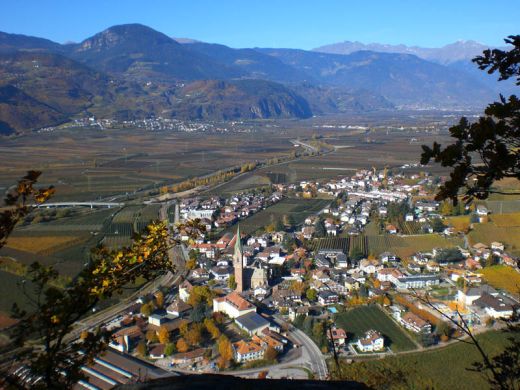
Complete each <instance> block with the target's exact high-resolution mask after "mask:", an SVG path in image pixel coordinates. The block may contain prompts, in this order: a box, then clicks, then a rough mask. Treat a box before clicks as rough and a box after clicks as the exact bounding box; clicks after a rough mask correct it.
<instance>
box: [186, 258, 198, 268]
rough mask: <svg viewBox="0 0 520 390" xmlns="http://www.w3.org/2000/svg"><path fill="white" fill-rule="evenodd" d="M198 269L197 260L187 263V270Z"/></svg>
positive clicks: (190, 260)
mask: <svg viewBox="0 0 520 390" xmlns="http://www.w3.org/2000/svg"><path fill="white" fill-rule="evenodd" d="M196 267H197V260H196V259H189V260H188V261H187V262H186V269H188V270H190V271H191V270H193V269H195V268H196Z"/></svg>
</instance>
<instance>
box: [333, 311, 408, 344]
mask: <svg viewBox="0 0 520 390" xmlns="http://www.w3.org/2000/svg"><path fill="white" fill-rule="evenodd" d="M335 321H336V324H337V325H338V326H339V327H341V328H343V329H345V330H346V332H347V334H348V336H349V341H354V340H356V339H358V338H359V337H361V336H363V334H364V333H365V332H366V331H367V330H369V329H375V330H377V331H379V332H381V334H382V335H383V336H384V338H385V346H388V347H390V349H391V350H392V351H394V352H399V351H408V350H412V349H416V345H415V343H414V342H413V341H412V340H411V339H410V338H409V337H408V335H407V334H406V333H405V332H404V330H403V329H401V328H400V327H399V325H397V324H396V323H395V322H394V321H393V320H392V319H391V318H390V317H388V315H387V314H386V313H385V312H384V311H383V310H382V309H380V308H379V306H377V305H370V306H361V307H357V308H354V309H350V310H348V311H346V312H344V313H339V314H337V315H336V318H335Z"/></svg>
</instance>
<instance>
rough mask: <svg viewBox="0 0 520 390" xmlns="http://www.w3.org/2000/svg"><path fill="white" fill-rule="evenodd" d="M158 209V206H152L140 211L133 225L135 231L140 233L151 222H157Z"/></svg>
mask: <svg viewBox="0 0 520 390" xmlns="http://www.w3.org/2000/svg"><path fill="white" fill-rule="evenodd" d="M160 208H161V206H160V205H158V204H152V205H148V206H146V207H145V208H144V209H142V210H141V211H140V213H139V216H138V217H137V220H136V223H135V228H136V231H137V232H142V231H143V230H144V229H145V228H146V227H147V226H148V225H149V224H150V223H151V222H153V221H156V220H158V219H159V210H160Z"/></svg>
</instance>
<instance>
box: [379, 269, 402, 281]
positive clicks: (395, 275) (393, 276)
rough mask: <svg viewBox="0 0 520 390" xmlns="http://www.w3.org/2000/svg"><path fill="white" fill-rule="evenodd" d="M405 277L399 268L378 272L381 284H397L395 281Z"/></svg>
mask: <svg viewBox="0 0 520 390" xmlns="http://www.w3.org/2000/svg"><path fill="white" fill-rule="evenodd" d="M403 276H404V275H403V274H402V273H401V271H399V270H398V269H397V268H383V269H381V270H379V271H377V280H379V281H380V282H392V283H394V284H395V280H397V279H399V278H402V277H403Z"/></svg>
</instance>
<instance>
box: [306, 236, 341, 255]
mask: <svg viewBox="0 0 520 390" xmlns="http://www.w3.org/2000/svg"><path fill="white" fill-rule="evenodd" d="M311 247H312V250H313V251H316V252H317V251H319V250H321V249H341V250H342V251H343V253H345V254H348V253H349V247H350V239H349V238H348V237H326V238H317V239H315V240H314V241H313V242H312V244H311Z"/></svg>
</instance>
